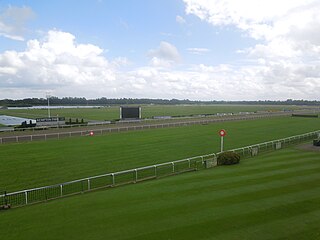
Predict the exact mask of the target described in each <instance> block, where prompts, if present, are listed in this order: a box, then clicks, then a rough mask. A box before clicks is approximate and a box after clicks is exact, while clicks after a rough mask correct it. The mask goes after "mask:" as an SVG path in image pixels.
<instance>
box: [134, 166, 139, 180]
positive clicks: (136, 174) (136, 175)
mask: <svg viewBox="0 0 320 240" xmlns="http://www.w3.org/2000/svg"><path fill="white" fill-rule="evenodd" d="M134 172H135V181H134V182H137V181H138V170H137V169H135V170H134Z"/></svg>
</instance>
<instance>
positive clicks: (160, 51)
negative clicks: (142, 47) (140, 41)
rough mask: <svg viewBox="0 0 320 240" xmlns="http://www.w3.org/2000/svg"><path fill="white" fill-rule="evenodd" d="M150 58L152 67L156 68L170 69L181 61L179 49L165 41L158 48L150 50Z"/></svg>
mask: <svg viewBox="0 0 320 240" xmlns="http://www.w3.org/2000/svg"><path fill="white" fill-rule="evenodd" d="M148 56H149V57H150V58H151V65H153V66H155V67H170V66H171V65H172V64H174V63H178V62H179V61H180V60H181V57H180V54H179V52H178V49H177V48H176V47H175V46H174V45H172V44H171V43H168V42H164V41H163V42H161V43H160V46H159V47H158V48H156V49H151V50H149V52H148Z"/></svg>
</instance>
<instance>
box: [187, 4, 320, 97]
mask: <svg viewBox="0 0 320 240" xmlns="http://www.w3.org/2000/svg"><path fill="white" fill-rule="evenodd" d="M184 2H185V4H186V13H187V14H193V15H195V16H197V17H199V18H200V19H201V20H203V21H206V22H208V23H210V24H212V25H213V26H219V27H225V26H234V27H236V28H238V29H239V30H241V31H242V32H243V34H245V35H246V36H247V37H250V38H252V39H254V40H256V42H257V43H256V44H255V45H253V46H251V47H249V48H247V49H239V50H238V51H237V52H238V53H242V54H243V53H244V54H246V56H247V60H249V61H250V62H251V63H252V64H250V65H247V66H243V67H242V68H241V69H238V70H236V71H234V72H233V74H234V75H235V76H237V78H238V79H241V78H243V75H242V74H243V71H244V70H245V72H248V71H249V70H250V69H251V71H250V72H251V74H253V75H252V81H253V82H254V83H257V84H258V85H257V91H258V89H259V88H258V86H260V87H263V88H265V89H268V90H265V91H262V92H261V94H262V93H263V94H262V95H261V96H263V98H267V97H268V96H269V97H273V98H281V97H283V96H287V97H290V96H291V97H292V98H297V97H300V98H305V99H319V95H317V91H319V87H320V84H319V82H320V78H319V75H317V74H316V72H315V71H316V70H315V69H319V67H320V65H319V64H320V62H319V60H318V59H319V54H320V32H319V31H318V30H319V27H320V16H319V14H318V13H319V11H320V2H319V1H318V0H283V1H277V0H270V1H256V0H243V1H232V0H222V1H220V0H210V1H209V0H202V1H197V0H184ZM310 72H311V73H310ZM310 75H311V76H310ZM258 92H259V91H258ZM268 92H272V93H269V94H268ZM294 96H295V97H294ZM260 98H261V97H260Z"/></svg>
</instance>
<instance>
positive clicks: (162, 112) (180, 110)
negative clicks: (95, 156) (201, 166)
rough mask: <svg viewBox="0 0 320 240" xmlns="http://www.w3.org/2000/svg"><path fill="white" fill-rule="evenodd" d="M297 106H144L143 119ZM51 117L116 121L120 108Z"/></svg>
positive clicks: (31, 114) (42, 113)
mask: <svg viewBox="0 0 320 240" xmlns="http://www.w3.org/2000/svg"><path fill="white" fill-rule="evenodd" d="M298 108H299V107H296V106H281V105H280V106H278V105H270V106H269V105H222V104H221V105H220V104H219V105H179V106H176V105H173V106H172V105H169V106H166V105H143V106H142V117H143V118H151V117H153V116H186V115H197V114H215V113H226V112H227V113H231V112H234V113H238V112H255V111H275V110H283V109H291V110H292V109H298ZM50 114H51V116H57V115H59V116H64V117H66V119H68V118H79V119H82V118H83V119H86V120H114V119H119V106H111V107H101V108H73V109H51V110H50ZM0 115H12V116H18V117H26V118H39V117H46V116H48V111H47V110H46V109H14V110H8V109H7V110H4V109H0Z"/></svg>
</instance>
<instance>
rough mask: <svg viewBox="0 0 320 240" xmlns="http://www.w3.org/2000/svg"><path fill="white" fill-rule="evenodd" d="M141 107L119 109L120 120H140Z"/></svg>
mask: <svg viewBox="0 0 320 240" xmlns="http://www.w3.org/2000/svg"><path fill="white" fill-rule="evenodd" d="M140 118H141V107H127V106H121V107H120V119H140Z"/></svg>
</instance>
